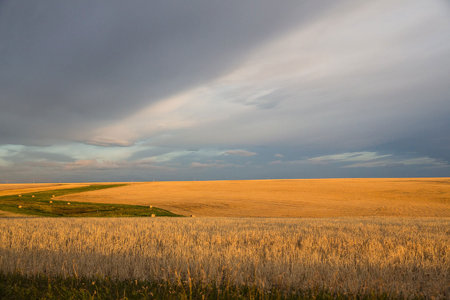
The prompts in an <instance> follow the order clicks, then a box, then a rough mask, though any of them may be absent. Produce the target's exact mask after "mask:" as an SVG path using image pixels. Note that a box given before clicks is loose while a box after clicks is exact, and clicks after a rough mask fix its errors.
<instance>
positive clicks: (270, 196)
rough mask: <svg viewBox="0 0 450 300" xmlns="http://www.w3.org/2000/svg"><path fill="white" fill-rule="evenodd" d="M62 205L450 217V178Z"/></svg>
mask: <svg viewBox="0 0 450 300" xmlns="http://www.w3.org/2000/svg"><path fill="white" fill-rule="evenodd" d="M60 199H61V200H65V201H71V202H72V201H82V202H101V203H120V204H136V205H149V204H152V205H155V206H157V207H160V208H163V209H166V210H169V211H171V212H174V213H177V214H182V215H191V214H193V215H195V216H209V217H343V216H348V217H355V216H397V217H400V216H405V217H450V178H406V179H402V178H392V179H389V178H388V179H386V178H380V179H298V180H236V181H194V182H187V181H186V182H146V183H129V184H127V185H126V186H122V187H118V188H113V189H107V190H98V191H92V192H85V193H80V194H72V195H67V196H64V197H61V198H60Z"/></svg>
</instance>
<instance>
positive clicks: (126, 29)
mask: <svg viewBox="0 0 450 300" xmlns="http://www.w3.org/2000/svg"><path fill="white" fill-rule="evenodd" d="M324 3H326V2H324V1H319V2H317V1H315V4H311V3H306V2H304V3H298V1H284V2H283V4H282V5H281V4H280V3H278V2H273V1H259V2H258V4H256V3H254V2H251V1H248V2H245V1H244V2H242V1H220V2H213V1H189V2H186V1H174V2H170V3H169V2H165V1H164V2H154V1H131V2H130V1H127V2H124V1H98V2H93V1H75V2H70V3H68V2H61V1H39V2H31V3H30V2H29V1H16V0H14V1H2V2H1V3H0V5H1V6H0V66H1V68H0V91H1V95H0V105H1V108H2V109H1V111H0V142H1V143H20V144H30V143H52V142H55V141H58V140H59V141H61V140H63V139H68V140H73V139H78V140H83V139H84V134H82V132H85V131H86V130H89V129H91V128H95V127H96V126H101V125H103V124H107V123H108V122H110V121H112V120H115V119H117V118H120V117H123V116H126V115H127V114H129V113H132V112H133V111H136V110H138V109H139V108H141V107H143V106H145V105H148V104H149V103H151V102H154V101H157V100H159V99H160V98H162V97H165V96H167V95H170V94H171V93H176V92H179V91H182V90H183V89H186V88H188V87H190V86H193V85H196V84H199V83H201V82H203V81H205V80H210V79H211V78H214V77H215V76H218V75H219V74H221V73H222V72H224V71H225V70H227V69H230V68H232V67H233V66H234V65H236V64H237V63H238V62H239V61H240V60H241V59H243V58H244V57H245V55H246V54H247V53H248V51H250V50H251V49H253V48H255V47H257V46H258V45H259V44H261V43H263V42H264V41H266V40H268V39H270V38H271V37H273V36H274V35H277V34H279V33H280V32H282V31H283V30H287V29H289V28H291V27H292V26H293V25H294V24H298V23H301V22H304V21H305V20H306V19H308V17H310V16H311V15H314V14H315V13H317V12H318V11H320V10H321V8H322V7H323V6H324V5H323V4H324Z"/></svg>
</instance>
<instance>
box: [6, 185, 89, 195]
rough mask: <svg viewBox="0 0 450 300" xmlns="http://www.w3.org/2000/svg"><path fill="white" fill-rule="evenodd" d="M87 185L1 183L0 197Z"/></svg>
mask: <svg viewBox="0 0 450 300" xmlns="http://www.w3.org/2000/svg"><path fill="white" fill-rule="evenodd" d="M87 185H89V183H3V184H0V196H5V195H14V194H25V193H32V192H41V191H47V190H56V189H68V188H76V187H83V186H87Z"/></svg>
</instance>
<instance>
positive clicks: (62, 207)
mask: <svg viewBox="0 0 450 300" xmlns="http://www.w3.org/2000/svg"><path fill="white" fill-rule="evenodd" d="M124 185H125V184H102V185H90V186H84V187H77V188H69V189H58V190H48V191H42V192H34V193H26V194H21V195H7V196H1V197H0V210H3V211H8V212H12V213H17V214H24V215H33V216H41V217H150V216H151V215H152V214H154V215H155V216H173V217H174V216H179V215H176V214H173V213H171V212H170V211H167V210H164V209H160V208H157V207H152V208H149V207H148V206H143V205H127V204H104V203H90V202H67V201H59V200H55V199H54V198H53V197H58V196H63V195H68V194H74V193H81V192H88V191H95V190H100V189H107V188H113V187H118V186H124Z"/></svg>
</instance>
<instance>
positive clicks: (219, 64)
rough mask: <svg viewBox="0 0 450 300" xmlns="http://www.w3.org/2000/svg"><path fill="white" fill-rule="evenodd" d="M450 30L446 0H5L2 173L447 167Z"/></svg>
mask: <svg viewBox="0 0 450 300" xmlns="http://www.w3.org/2000/svg"><path fill="white" fill-rule="evenodd" d="M448 36H450V5H449V3H448V1H444V0H429V1H421V0H399V1H390V0H380V1H376V2H360V1H352V0H348V1H339V3H337V2H336V1H331V0H323V1H294V0H292V1H269V0H262V1H258V3H255V2H252V1H220V2H214V1H207V0H199V1H188V2H186V1H181V0H180V1H173V2H170V3H169V2H167V1H163V2H154V1H126V2H124V1H119V0H112V1H96V2H94V1H88V0H82V1H74V2H70V3H69V2H63V1H57V0H45V1H36V2H29V1H21V0H10V1H0V173H2V174H0V180H7V179H8V178H10V177H11V178H17V179H18V180H25V181H26V180H30V178H34V177H35V174H41V176H44V175H45V176H46V177H45V180H49V181H52V178H65V179H66V180H69V181H70V180H81V181H83V178H84V179H86V178H87V179H89V178H90V179H91V180H148V179H149V177H148V176H149V175H148V174H149V173H151V174H159V175H160V176H161V177H160V178H163V179H208V178H210V179H220V178H230V179H233V178H255V177H259V178H261V177H263V178H267V177H327V176H330V177H342V176H349V177H358V176H444V175H447V176H448V175H450V167H449V166H450V165H449V163H448V162H450V138H449V135H448V132H450V118H449V117H448V116H449V115H450V85H449V84H448V83H449V80H448V78H449V77H450V74H449V72H450V40H449V39H448ZM20 145H22V146H20ZM371 155H372V156H371ZM342 157H344V158H345V159H349V158H348V157H350V158H351V159H355V157H356V158H357V161H356V162H354V163H351V164H349V163H347V161H345V159H343V158H342ZM367 157H369V158H370V160H367V161H366V160H364V159H366V158H367ZM319 162H320V163H319ZM109 170H114V172H113V173H114V176H115V178H111V177H110V176H111V172H109ZM62 174H66V175H65V176H66V177H64V176H63V177H61V175H62ZM43 178H44V177H43Z"/></svg>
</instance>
